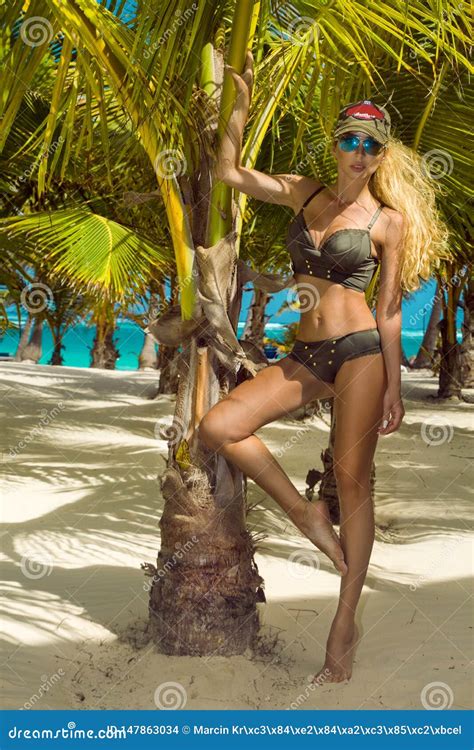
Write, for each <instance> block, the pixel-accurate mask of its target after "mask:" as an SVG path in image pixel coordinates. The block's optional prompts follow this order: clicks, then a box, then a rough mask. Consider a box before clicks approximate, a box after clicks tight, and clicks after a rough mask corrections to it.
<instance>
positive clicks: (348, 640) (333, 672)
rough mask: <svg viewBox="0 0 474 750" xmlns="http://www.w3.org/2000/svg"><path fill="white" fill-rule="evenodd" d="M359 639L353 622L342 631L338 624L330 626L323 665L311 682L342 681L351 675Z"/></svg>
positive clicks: (319, 683) (348, 678) (318, 683)
mask: <svg viewBox="0 0 474 750" xmlns="http://www.w3.org/2000/svg"><path fill="white" fill-rule="evenodd" d="M358 640H359V630H358V628H357V625H356V624H355V623H354V624H353V626H352V627H350V626H349V627H345V628H344V629H343V630H342V631H341V629H339V628H338V626H337V625H336V626H335V625H334V623H333V625H332V626H331V631H330V633H329V637H328V641H327V644H326V660H325V662H324V666H323V667H322V669H320V670H319V672H318V673H317V675H315V677H313V680H312V683H313V684H317V685H323V684H324V683H326V682H343V681H344V680H350V679H351V676H352V662H353V659H354V654H355V648H356V646H357V643H358Z"/></svg>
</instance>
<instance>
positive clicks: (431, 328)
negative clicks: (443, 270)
mask: <svg viewBox="0 0 474 750" xmlns="http://www.w3.org/2000/svg"><path fill="white" fill-rule="evenodd" d="M441 295H442V290H441V287H440V285H439V282H438V283H437V284H436V293H435V296H434V303H433V307H432V309H431V315H430V319H429V321H428V326H427V328H426V331H425V334H424V336H423V341H422V342H421V346H420V349H419V351H418V354H417V355H416V358H415V361H414V362H413V365H412V367H414V368H417V369H419V368H421V367H431V366H432V364H433V356H434V351H435V348H436V341H437V338H438V331H439V321H440V317H441V313H442V311H443V302H442V299H441Z"/></svg>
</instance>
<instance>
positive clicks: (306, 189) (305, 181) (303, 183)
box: [293, 175, 326, 213]
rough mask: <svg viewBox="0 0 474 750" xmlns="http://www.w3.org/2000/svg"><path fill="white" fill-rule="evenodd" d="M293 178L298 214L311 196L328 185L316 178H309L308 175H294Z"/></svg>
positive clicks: (295, 206) (295, 205)
mask: <svg viewBox="0 0 474 750" xmlns="http://www.w3.org/2000/svg"><path fill="white" fill-rule="evenodd" d="M293 178H294V181H293V190H294V196H295V200H294V210H295V213H297V212H298V211H299V210H300V209H301V207H302V205H303V203H304V202H305V201H306V200H307V199H308V198H309V196H310V195H312V193H315V192H316V191H317V190H319V189H320V188H322V187H326V184H325V183H324V182H321V180H318V179H317V178H316V177H307V176H306V175H293Z"/></svg>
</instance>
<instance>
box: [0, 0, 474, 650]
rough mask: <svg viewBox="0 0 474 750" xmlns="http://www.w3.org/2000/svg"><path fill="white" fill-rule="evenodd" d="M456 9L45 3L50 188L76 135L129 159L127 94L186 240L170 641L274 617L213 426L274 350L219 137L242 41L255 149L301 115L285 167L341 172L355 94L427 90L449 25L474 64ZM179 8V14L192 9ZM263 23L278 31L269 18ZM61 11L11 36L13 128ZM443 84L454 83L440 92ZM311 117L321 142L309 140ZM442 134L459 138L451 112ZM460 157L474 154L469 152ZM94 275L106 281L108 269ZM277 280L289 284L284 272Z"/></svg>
mask: <svg viewBox="0 0 474 750" xmlns="http://www.w3.org/2000/svg"><path fill="white" fill-rule="evenodd" d="M23 7H24V6H23V3H22V2H14V3H12V4H11V5H10V6H9V7H8V10H7V12H6V20H7V23H6V27H7V28H9V29H12V28H14V27H15V28H17V27H18V21H19V20H20V21H21V28H22V30H23V38H24V37H25V36H26V32H27V31H28V26H27V24H28V15H27V14H25V13H24V11H23ZM446 8H447V9H448V10H449V11H450V12H451V10H452V15H451V16H450V17H449V19H448V21H446V19H445V18H443V17H442V16H441V15H440V14H439V11H438V7H437V8H436V11H434V10H432V9H431V7H429V6H426V4H425V3H423V2H421V0H418V1H415V2H414V3H410V4H409V5H408V6H407V5H406V4H405V3H402V2H401V0H392V2H390V3H383V2H382V3H379V4H377V8H376V10H375V9H374V8H373V7H372V6H371V5H370V4H369V3H367V2H366V1H362V0H361V1H360V2H356V3H352V4H351V5H350V6H349V7H348V6H347V3H343V2H340V1H336V2H334V3H331V4H324V5H322V6H321V7H319V8H317V9H313V10H312V11H311V13H312V16H311V18H310V17H308V15H307V13H308V6H307V4H304V3H302V2H301V3H300V2H295V3H293V4H292V5H291V6H290V5H286V6H284V7H283V8H282V9H278V10H274V9H273V7H272V5H271V3H270V2H269V1H268V0H262V2H260V3H254V2H251V0H236V2H235V5H234V7H233V15H232V14H231V12H230V10H229V5H228V4H227V3H222V4H219V3H218V4H213V5H210V4H199V5H198V8H197V10H196V8H195V4H191V3H190V2H186V1H185V2H179V3H178V2H175V3H173V2H171V3H168V4H164V5H163V6H159V7H157V8H156V10H154V12H153V13H150V12H149V10H148V9H147V8H146V7H144V6H143V7H142V6H141V5H140V6H138V9H137V13H136V16H135V17H134V18H133V19H132V20H131V21H129V22H128V23H127V24H125V23H123V22H121V20H120V19H119V18H116V17H115V16H114V15H113V14H112V13H111V12H110V11H108V10H107V9H106V7H105V2H103V3H97V2H96V0H81V2H79V0H69V2H68V3H67V4H62V3H57V2H55V0H43V2H42V4H41V13H42V15H43V18H44V19H45V20H46V21H48V22H49V25H50V27H51V28H52V29H53V33H54V29H60V30H61V33H62V35H63V38H62V40H60V42H59V49H58V62H57V76H56V81H55V83H54V86H53V87H52V89H51V91H50V111H49V113H48V115H47V117H46V119H45V123H44V126H43V127H42V128H40V129H39V132H38V136H37V138H38V140H39V141H41V144H42V150H43V153H44V154H45V157H44V158H43V160H42V162H41V165H40V168H39V171H38V181H37V185H38V193H39V195H43V194H44V190H45V186H46V184H47V182H48V181H50V180H51V178H52V175H53V174H55V173H57V172H58V170H64V169H65V166H66V164H67V163H68V161H69V160H70V158H71V153H72V152H73V146H76V148H75V151H74V153H79V151H80V150H81V149H86V150H87V153H89V154H90V152H91V150H92V149H93V148H94V147H97V148H98V149H99V150H100V152H101V153H103V154H104V158H105V162H106V164H107V165H108V168H109V170H110V172H112V164H111V161H110V159H109V158H108V155H107V149H108V148H109V146H110V142H109V138H108V132H107V128H106V121H107V116H108V114H109V112H110V107H111V103H112V102H115V103H116V105H117V107H118V108H120V109H121V111H123V112H125V113H126V115H127V117H128V133H129V134H130V136H131V139H132V138H133V136H134V135H136V136H137V138H138V142H139V145H140V147H141V149H142V151H143V153H144V154H145V155H146V157H147V158H148V160H149V163H150V164H151V165H152V166H153V169H154V170H155V175H156V180H157V183H158V190H159V193H160V195H161V197H162V199H163V203H164V208H165V212H166V218H167V221H168V224H169V228H170V235H171V240H172V244H173V248H174V252H175V261H176V273H177V287H178V289H179V293H180V297H179V307H178V308H177V309H174V308H171V310H169V311H167V312H166V313H165V314H164V316H162V318H161V319H160V320H159V321H157V322H155V324H154V326H153V331H154V333H156V335H157V337H158V340H159V341H161V340H162V339H160V338H159V337H160V336H166V332H168V333H169V331H171V330H172V331H174V332H175V339H174V345H176V346H178V345H180V346H181V347H182V352H181V354H180V373H179V374H180V378H179V386H178V392H177V398H176V411H175V414H174V418H173V424H172V427H171V428H170V430H169V433H168V437H169V457H168V465H167V468H166V470H165V472H164V474H163V476H162V477H161V489H162V494H163V496H164V499H165V507H164V512H163V515H162V517H161V519H160V527H161V531H162V538H161V549H160V552H159V554H158V561H157V566H156V568H154V567H153V566H150V567H149V570H151V571H152V572H154V578H153V582H152V586H151V591H150V618H151V619H150V623H151V632H152V635H153V637H154V638H155V641H156V643H157V644H159V645H160V647H161V649H162V650H163V651H165V652H167V653H192V654H209V653H226V654H227V653H240V652H242V651H243V650H244V649H245V648H246V647H247V645H248V644H249V643H251V642H252V640H253V638H254V635H255V633H256V631H257V629H258V615H257V609H256V605H257V602H258V601H261V600H262V597H263V593H262V590H261V583H262V578H261V577H260V575H259V573H258V570H257V568H256V565H255V562H254V560H253V550H254V547H253V542H252V538H251V536H250V535H249V533H248V531H247V529H246V528H245V488H244V482H243V477H242V475H241V473H240V472H239V471H237V470H236V468H235V467H234V466H232V465H231V464H228V463H227V462H226V461H225V460H224V459H223V458H222V457H221V456H211V455H209V452H208V451H206V450H205V449H204V446H202V445H200V443H199V440H198V438H197V433H196V428H197V426H198V424H199V421H200V419H201V418H202V416H203V414H204V413H205V412H206V410H207V409H208V408H210V407H211V406H212V405H213V404H214V403H215V402H216V401H217V400H218V399H219V398H220V397H221V396H222V394H224V393H226V392H228V391H229V389H231V388H232V387H233V386H234V385H235V382H236V371H237V370H238V367H239V365H240V367H241V369H246V370H247V371H248V372H249V373H250V374H252V373H253V372H255V368H256V366H257V364H255V363H253V362H252V361H251V359H250V357H248V356H246V353H245V351H244V350H243V348H242V346H241V345H240V344H239V342H238V341H237V338H236V336H235V330H236V325H237V320H238V317H239V309H240V300H241V282H242V280H243V279H245V280H248V278H249V277H250V278H253V279H254V281H255V282H258V281H259V274H258V273H255V274H254V275H253V276H252V274H251V273H250V274H249V270H248V268H246V264H245V262H241V261H240V259H238V256H239V251H240V238H241V228H242V227H243V223H244V220H245V218H246V203H247V199H246V196H245V195H244V194H240V195H238V196H237V197H236V198H237V199H236V202H235V204H233V202H232V191H231V190H230V189H229V188H228V187H227V186H225V185H223V184H222V183H219V182H216V181H214V180H213V177H212V174H213V169H212V168H213V163H212V160H213V154H214V153H216V146H217V145H218V141H219V137H220V135H221V134H222V132H223V129H224V127H225V124H226V121H227V119H228V117H229V114H230V111H231V109H232V104H233V99H234V90H233V83H232V79H231V78H230V76H228V75H223V59H224V50H225V49H227V50H228V52H227V53H226V59H227V61H228V62H229V63H230V64H231V65H232V66H233V67H234V68H235V69H236V70H237V71H242V69H243V64H244V59H245V53H246V49H247V47H249V46H250V47H253V46H255V50H256V54H255V59H256V62H257V67H256V73H257V86H256V92H255V97H254V106H253V108H252V112H251V117H250V120H249V123H248V128H247V132H246V139H245V143H244V144H243V150H242V156H243V164H244V165H245V166H247V167H254V166H255V165H256V164H257V160H258V157H259V154H260V151H261V148H262V144H263V143H264V141H265V139H266V138H273V139H275V138H278V128H281V131H282V132H284V129H285V128H289V130H290V131H292V132H296V137H295V138H294V139H292V140H291V141H288V143H289V144H290V146H291V147H292V148H291V149H290V146H288V145H286V148H285V142H284V139H283V140H282V141H281V149H280V150H281V154H282V159H281V161H284V162H285V164H284V167H285V168H284V169H282V170H280V171H289V170H290V168H291V165H292V164H293V163H294V164H296V165H298V163H299V160H303V159H304V161H303V167H302V168H301V167H300V170H301V171H302V170H303V169H304V170H306V169H307V164H308V163H309V165H310V168H315V166H316V165H317V168H318V170H319V174H321V175H322V176H323V178H324V177H327V176H328V174H329V173H330V172H331V169H332V170H333V165H332V164H331V157H330V153H329V149H328V148H327V145H328V142H327V136H328V135H329V132H325V131H324V130H323V123H327V126H328V127H331V126H332V124H333V122H334V118H335V116H336V114H337V112H338V111H339V108H340V105H341V103H343V102H346V101H350V100H354V99H356V98H360V94H361V93H367V94H369V93H371V92H372V90H374V89H375V90H376V91H377V92H381V91H383V90H384V89H383V86H384V83H385V81H386V80H388V79H389V78H390V74H392V89H391V90H390V92H389V93H390V94H392V93H395V94H396V93H397V92H398V90H399V88H398V81H399V79H400V80H402V79H403V81H404V82H406V83H407V84H408V82H411V83H413V85H415V83H417V84H419V86H420V88H421V89H422V91H423V94H425V92H426V91H427V89H429V87H430V86H434V85H435V84H436V83H437V82H438V79H439V70H438V68H437V67H436V66H432V67H430V68H428V73H426V71H425V70H422V69H421V67H418V66H417V65H414V64H413V59H412V58H410V53H411V52H413V51H414V52H415V54H419V55H420V56H421V59H423V60H428V62H431V58H430V56H429V54H428V53H426V52H425V50H424V47H423V46H422V44H421V43H420V39H421V40H425V39H428V40H430V41H431V40H433V41H434V42H435V45H436V59H439V58H440V57H442V58H443V60H444V61H448V64H449V63H451V61H452V63H453V65H454V64H455V65H456V66H458V68H459V69H464V68H465V67H467V65H468V61H467V56H466V49H467V45H468V37H467V34H466V29H467V23H466V17H465V13H464V11H461V10H459V6H458V5H457V4H456V5H455V4H454V3H451V2H449V3H448V2H446ZM173 11H174V12H175V15H174V16H173ZM177 17H180V20H181V21H182V22H181V23H179V24H178V23H177V22H176V23H174V21H175V20H176V18H177ZM170 18H173V22H170V21H169V19H170ZM263 24H265V25H266V27H268V28H269V29H270V31H271V34H272V38H271V39H269V36H268V33H265V34H263V33H261V32H262V30H263ZM45 28H46V40H45V42H44V43H43V44H42V45H41V44H35V45H31V46H30V47H28V45H27V44H26V43H23V42H22V40H21V39H19V37H18V35H17V36H16V38H15V35H13V39H12V45H11V49H10V48H9V47H8V45H7V61H8V67H7V76H6V80H5V94H4V97H3V100H2V105H1V106H2V107H3V115H4V117H3V121H2V126H1V128H2V129H1V130H0V134H1V135H0V138H1V139H2V140H1V142H5V141H6V139H7V137H8V132H9V129H10V128H11V125H12V123H13V121H14V118H15V115H16V112H17V110H18V108H19V107H20V103H21V101H22V98H23V94H24V92H25V91H26V89H28V88H34V86H33V85H32V82H33V81H34V77H35V71H36V69H37V68H38V66H40V65H41V62H42V61H44V60H45V59H49V60H50V59H51V58H50V51H49V48H48V43H49V42H50V41H51V37H50V38H49V39H48V38H47V37H48V31H49V27H48V26H47V25H46V24H45ZM446 28H448V30H449V33H446ZM164 29H166V30H167V34H166V39H164V38H163V30H164ZM402 29H403V31H402ZM266 31H267V28H265V32H266ZM254 37H255V42H254V41H253V40H254ZM164 49H165V50H166V54H163V51H164ZM79 53H80V54H79ZM315 53H316V54H315ZM448 69H449V68H448ZM444 80H447V77H446V73H445V74H444ZM79 93H81V96H82V99H79V101H80V106H81V108H82V111H83V112H84V118H83V120H82V128H81V130H80V131H79V138H78V142H77V145H76V144H73V138H72V133H73V132H74V130H75V125H76V117H77V116H78V109H77V106H76V105H77V102H78V96H79ZM448 93H449V92H448ZM378 95H379V94H378ZM439 98H440V97H439V90H438V89H436V90H434V94H433V97H432V98H431V100H430V101H431V102H432V104H434V103H437V102H438V100H439ZM418 109H419V107H418V104H417V101H416V99H415V98H414V97H413V96H411V97H410V98H408V96H407V98H406V110H407V112H408V113H411V114H412V115H416V113H417V112H418ZM80 111H81V110H79V112H80ZM94 116H95V117H96V119H98V121H99V122H100V127H101V128H103V130H104V131H105V136H104V138H102V141H101V142H99V141H97V140H95V138H94V134H95V133H94V125H93V122H94V120H93V117H94ZM410 121H411V119H410ZM465 122H467V120H466V121H465ZM273 124H275V128H274V129H273V130H272V125H273ZM96 131H97V128H95V132H96ZM57 133H59V134H61V135H63V136H64V141H63V142H59V138H58V139H57V141H56V143H58V144H59V145H58V146H57V148H56V149H55V151H54V155H53V154H51V149H52V146H53V145H54V143H55V141H54V137H55V135H56V134H57ZM306 134H307V135H308V138H309V139H310V142H311V143H317V144H320V146H321V148H319V147H318V149H317V150H311V149H309V148H307V147H305V144H304V143H303V138H304V136H305V135H306ZM437 135H438V136H439V138H440V139H441V142H443V143H445V142H446V141H445V140H443V138H444V131H443V130H442V129H441V128H438V130H437ZM450 137H451V136H450ZM136 143H137V141H134V144H136ZM285 157H287V158H285ZM460 159H461V161H462V160H463V161H464V162H467V155H466V154H464V155H462V154H461V155H460ZM275 161H276V160H275ZM56 239H59V235H57V237H56ZM64 249H65V250H66V251H67V249H68V248H64ZM69 260H70V261H71V260H72V259H71V258H70V259H69ZM67 265H68V268H66V266H64V267H63V268H64V270H65V271H66V270H68V271H71V267H70V266H71V263H69V264H67ZM82 269H83V271H84V270H85V262H84V259H83V265H82ZM94 269H95V264H94V268H93V271H94ZM87 270H89V269H87ZM86 276H87V274H85V273H83V275H82V276H81V278H85V277H86ZM91 276H92V278H93V284H94V283H96V284H97V274H96V273H94V272H92V273H91ZM132 278H133V279H135V278H136V277H135V274H134V275H133V277H132ZM263 281H264V283H266V282H268V285H270V286H271V285H272V284H273V285H274V286H275V288H278V284H277V279H275V278H273V279H272V278H270V277H269V278H268V279H266V280H265V279H264V280H263ZM268 285H267V288H268ZM97 288H99V287H97ZM269 291H272V289H269ZM165 316H167V317H165ZM168 343H169V344H170V345H172V344H173V342H172V341H171V340H169V339H168Z"/></svg>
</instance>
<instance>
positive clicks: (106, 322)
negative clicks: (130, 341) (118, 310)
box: [90, 313, 119, 370]
mask: <svg viewBox="0 0 474 750" xmlns="http://www.w3.org/2000/svg"><path fill="white" fill-rule="evenodd" d="M114 332H115V321H114V320H113V319H110V317H109V316H108V315H107V313H101V314H99V315H98V316H97V321H96V332H95V338H94V344H93V347H92V351H91V364H90V366H91V367H102V368H104V369H105V370H114V369H115V362H116V360H117V359H118V356H119V352H118V349H117V347H116V346H115V342H114V338H113V335H114Z"/></svg>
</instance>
